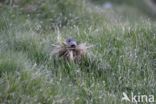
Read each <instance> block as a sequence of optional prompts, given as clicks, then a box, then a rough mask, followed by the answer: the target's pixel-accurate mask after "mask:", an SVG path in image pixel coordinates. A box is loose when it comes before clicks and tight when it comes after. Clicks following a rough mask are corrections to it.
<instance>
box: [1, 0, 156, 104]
mask: <svg viewBox="0 0 156 104" xmlns="http://www.w3.org/2000/svg"><path fill="white" fill-rule="evenodd" d="M127 1H128V0H127ZM0 12H1V14H0V15H1V16H0V103H2V104H86V103H89V104H131V102H126V101H122V102H121V98H122V94H123V92H125V93H127V94H128V96H130V94H131V93H132V92H133V93H135V94H136V95H138V94H139V95H141V94H143V95H154V96H155V97H156V48H155V46H156V34H155V33H156V30H155V28H156V25H155V20H153V18H152V19H151V18H150V17H149V15H148V14H147V13H145V12H143V11H142V10H140V8H136V6H135V7H133V6H131V5H126V4H123V5H120V4H118V3H117V4H115V3H113V6H112V8H107V9H106V8H104V7H103V6H101V5H98V4H93V3H91V2H90V1H84V0H79V1H78V0H77V1H75V0H66V1H63V0H47V1H46V2H42V0H38V1H37V0H34V1H31V0H23V1H22V2H20V0H19V1H18V0H17V1H16V4H11V3H6V4H1V6H0ZM58 33H59V34H60V35H61V37H62V38H68V37H73V38H75V39H76V40H77V41H79V42H86V43H88V44H90V45H94V47H92V48H91V49H90V50H88V53H89V55H88V58H86V59H84V60H82V61H81V63H79V64H77V63H76V64H75V63H72V62H64V61H63V59H54V57H53V56H52V55H51V52H52V50H53V46H52V44H55V43H56V40H57V36H58ZM155 99H156V98H155ZM147 103H148V102H143V103H142V104H147ZM153 104H154V103H153Z"/></svg>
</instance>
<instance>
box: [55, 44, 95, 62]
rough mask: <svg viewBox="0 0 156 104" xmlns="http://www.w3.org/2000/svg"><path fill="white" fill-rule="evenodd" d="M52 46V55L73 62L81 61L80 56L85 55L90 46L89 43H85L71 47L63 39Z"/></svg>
mask: <svg viewBox="0 0 156 104" xmlns="http://www.w3.org/2000/svg"><path fill="white" fill-rule="evenodd" d="M53 46H54V49H53V51H52V55H53V56H56V57H57V58H60V57H62V58H63V59H65V60H66V61H74V62H79V61H82V58H83V57H86V56H87V54H88V53H89V52H88V51H89V48H91V47H92V46H91V45H87V44H86V43H80V44H76V45H75V47H72V46H71V45H69V44H68V43H67V42H66V41H63V42H62V43H61V42H58V43H57V44H55V45H53Z"/></svg>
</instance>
